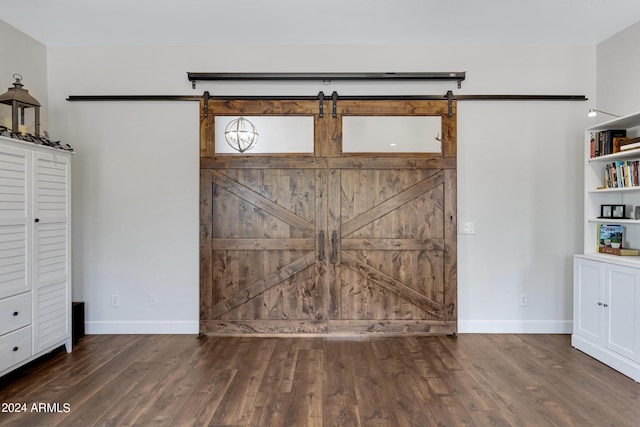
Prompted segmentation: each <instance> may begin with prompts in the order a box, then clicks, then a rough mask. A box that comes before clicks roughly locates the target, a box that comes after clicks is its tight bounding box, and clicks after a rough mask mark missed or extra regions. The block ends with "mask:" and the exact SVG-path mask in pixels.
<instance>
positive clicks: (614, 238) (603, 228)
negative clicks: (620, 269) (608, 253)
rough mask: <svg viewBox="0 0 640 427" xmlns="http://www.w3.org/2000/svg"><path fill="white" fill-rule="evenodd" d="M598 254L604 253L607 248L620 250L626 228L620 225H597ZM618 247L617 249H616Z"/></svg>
mask: <svg viewBox="0 0 640 427" xmlns="http://www.w3.org/2000/svg"><path fill="white" fill-rule="evenodd" d="M596 236H597V237H598V241H597V243H596V252H604V250H606V249H607V248H609V249H619V248H620V247H621V246H622V244H623V242H624V226H623V225H620V224H597V227H596ZM614 246H617V248H614Z"/></svg>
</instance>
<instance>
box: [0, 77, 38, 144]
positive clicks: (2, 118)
mask: <svg viewBox="0 0 640 427" xmlns="http://www.w3.org/2000/svg"><path fill="white" fill-rule="evenodd" d="M13 78H14V79H16V81H15V82H14V83H13V87H10V88H9V90H7V91H6V92H5V93H3V94H2V95H0V126H4V127H6V128H9V129H11V130H12V131H13V132H20V133H22V134H27V133H28V134H32V135H35V136H40V103H39V102H38V100H37V99H35V98H34V97H33V96H31V95H29V91H28V90H26V89H23V88H22V87H23V86H24V85H23V84H22V82H21V80H22V76H21V75H20V74H14V75H13Z"/></svg>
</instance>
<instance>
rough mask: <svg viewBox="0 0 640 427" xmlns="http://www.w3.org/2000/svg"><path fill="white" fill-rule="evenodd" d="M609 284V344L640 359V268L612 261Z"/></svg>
mask: <svg viewBox="0 0 640 427" xmlns="http://www.w3.org/2000/svg"><path fill="white" fill-rule="evenodd" d="M605 284H606V286H605V298H604V313H605V327H606V330H605V346H606V347H607V348H609V349H611V350H613V351H615V352H616V353H619V354H621V355H623V356H625V357H628V358H630V359H632V360H636V361H640V342H639V341H640V312H638V309H637V308H638V307H640V270H638V269H636V268H630V267H623V266H619V265H608V266H607V277H606V280H605Z"/></svg>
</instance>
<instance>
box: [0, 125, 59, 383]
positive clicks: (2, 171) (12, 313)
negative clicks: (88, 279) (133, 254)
mask: <svg viewBox="0 0 640 427" xmlns="http://www.w3.org/2000/svg"><path fill="white" fill-rule="evenodd" d="M70 167H71V153H69V152H67V151H63V150H59V149H54V148H50V147H44V146H39V145H35V144H33V143H30V142H23V141H17V140H14V139H9V138H5V137H0V376H1V375H4V374H6V373H8V372H10V371H12V370H14V369H16V368H18V367H19V366H21V365H24V364H25V363H28V362H30V361H31V360H34V359H36V358H37V357H39V356H41V355H43V354H45V353H47V352H49V351H51V350H53V349H55V348H58V347H60V346H62V345H64V346H65V347H66V349H67V351H71V244H70V242H71V221H70V219H71V168H70Z"/></svg>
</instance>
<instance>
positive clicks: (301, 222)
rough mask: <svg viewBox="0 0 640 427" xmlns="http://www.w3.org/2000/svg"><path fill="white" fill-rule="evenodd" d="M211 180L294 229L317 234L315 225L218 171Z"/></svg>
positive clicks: (212, 173) (212, 175)
mask: <svg viewBox="0 0 640 427" xmlns="http://www.w3.org/2000/svg"><path fill="white" fill-rule="evenodd" d="M211 179H212V181H213V182H214V183H216V184H217V185H219V186H220V187H222V188H224V189H225V190H227V191H229V192H230V193H233V194H235V195H236V196H238V197H240V198H242V199H243V200H246V201H247V202H249V203H251V204H252V205H254V206H256V207H257V208H259V209H261V210H263V211H265V212H267V213H269V214H271V215H273V216H275V217H276V218H278V219H280V220H282V221H284V222H286V223H287V224H289V225H291V226H292V227H295V228H297V229H298V230H300V231H302V232H304V233H307V234H309V235H311V236H313V235H314V234H315V224H313V223H311V222H309V221H307V220H306V219H304V218H301V217H299V216H298V215H296V214H295V213H293V212H291V211H289V210H287V209H285V208H283V207H282V206H279V205H278V204H276V203H274V202H273V201H271V200H269V199H267V198H266V197H263V196H262V195H260V194H258V193H256V192H255V191H253V190H252V189H250V188H248V187H245V186H244V185H242V184H240V183H239V182H237V181H234V180H232V179H230V178H228V177H227V176H225V175H224V174H222V173H220V172H218V171H217V170H212V171H211Z"/></svg>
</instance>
